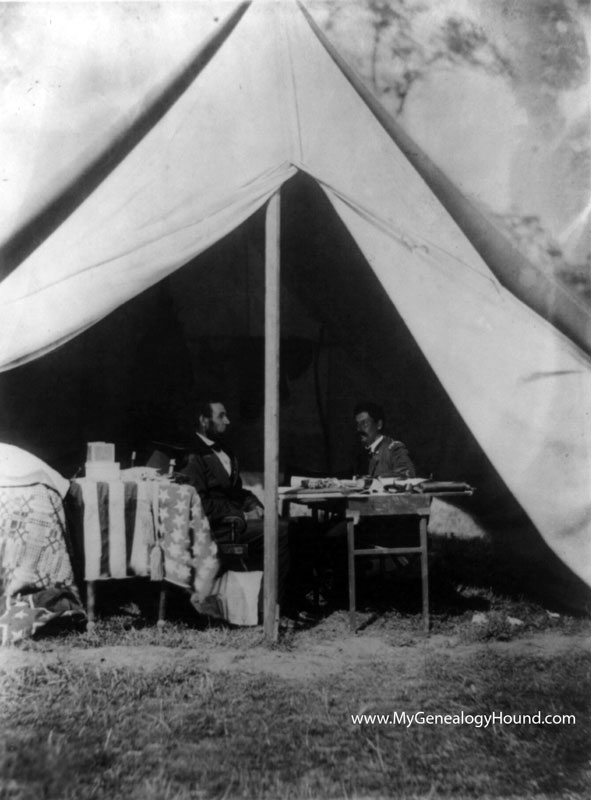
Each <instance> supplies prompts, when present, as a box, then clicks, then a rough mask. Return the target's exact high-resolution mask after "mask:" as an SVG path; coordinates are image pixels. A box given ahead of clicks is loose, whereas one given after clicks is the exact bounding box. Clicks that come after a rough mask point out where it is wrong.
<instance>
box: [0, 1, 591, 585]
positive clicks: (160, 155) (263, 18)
mask: <svg viewBox="0 0 591 800" xmlns="http://www.w3.org/2000/svg"><path fill="white" fill-rule="evenodd" d="M411 162H412V163H411ZM294 181H295V184H294ZM298 182H299V183H298ZM308 184H309V185H310V186H312V187H314V188H310V189H308V190H306V191H309V192H317V193H319V192H321V193H322V198H323V199H320V200H319V201H318V202H320V203H321V204H322V203H324V204H325V205H328V204H330V206H331V207H332V209H333V210H334V212H335V215H336V216H335V218H334V220H332V221H331V222H330V223H328V222H327V227H330V226H332V229H333V230H335V229H340V228H342V232H343V235H346V236H350V237H351V238H352V245H351V247H349V245H347V246H346V247H345V248H344V250H341V251H340V252H339V258H340V257H341V256H342V260H341V261H340V263H339V262H338V259H333V263H332V267H331V270H332V271H331V277H330V283H329V284H328V285H326V286H325V293H324V304H325V305H326V306H327V308H328V310H331V307H332V306H335V307H338V306H339V300H338V298H339V296H340V293H341V291H343V292H346V291H347V286H348V284H350V282H351V280H352V278H351V277H350V275H349V272H348V271H349V268H350V265H349V264H348V263H347V260H346V257H345V256H346V253H345V250H351V249H352V248H356V253H358V256H353V257H354V258H358V257H359V258H361V256H362V257H363V259H362V260H363V261H364V265H365V267H367V266H369V268H370V270H371V272H372V273H373V275H374V276H375V277H376V278H377V281H376V283H375V287H374V288H372V289H370V288H368V290H367V295H365V294H363V293H362V294H360V293H359V292H358V291H356V290H355V288H354V287H353V290H352V292H351V294H350V298H351V301H352V302H353V303H354V305H355V307H356V308H355V309H354V310H352V318H354V317H355V315H356V314H357V316H359V310H358V308H357V307H358V306H363V305H365V304H366V303H367V302H368V297H369V296H372V293H373V296H374V299H375V302H376V303H377V304H381V306H380V313H383V312H384V307H383V300H384V298H386V299H387V301H388V303H389V305H390V311H391V316H392V319H393V320H396V323H394V322H393V323H392V325H394V327H395V329H396V332H398V333H400V334H401V335H402V332H404V335H408V334H410V336H411V337H412V342H413V343H412V345H408V347H411V348H412V347H416V348H417V353H420V354H422V355H420V357H421V358H423V359H424V360H425V362H426V364H428V369H429V370H430V371H432V372H433V373H434V375H435V376H436V378H437V381H438V387H437V389H436V390H435V389H434V390H433V392H432V394H431V396H430V397H429V396H428V397H426V398H425V397H424V396H423V397H422V399H421V401H420V402H417V409H418V412H420V413H424V412H425V409H426V408H427V407H428V405H429V401H430V400H432V401H433V402H439V401H440V399H441V398H442V397H443V398H449V399H450V400H451V403H452V404H453V407H454V408H455V410H456V411H457V413H458V415H459V417H460V418H461V420H462V424H463V425H465V426H466V428H467V429H468V430H469V432H470V434H471V435H472V436H473V437H474V439H475V440H476V441H477V442H478V445H479V446H480V448H481V449H482V451H483V452H484V454H485V455H486V457H487V458H488V460H489V461H490V463H491V464H492V466H493V467H494V470H496V473H498V475H499V476H500V477H501V479H502V481H503V482H504V484H505V486H506V487H508V490H509V492H510V493H511V495H512V496H513V497H514V498H515V499H516V500H517V502H518V504H519V506H520V507H521V508H522V509H523V510H524V511H525V513H526V514H527V516H528V517H529V519H530V520H531V521H532V522H533V524H534V525H535V527H536V529H537V531H538V532H539V533H540V534H541V536H542V537H543V538H544V540H545V541H546V542H547V544H548V545H549V546H550V547H551V548H552V550H553V551H554V552H555V553H556V554H557V555H558V556H559V558H560V559H561V560H562V561H563V562H564V563H565V564H566V565H568V567H569V568H570V569H571V570H572V571H573V572H574V573H575V574H576V575H578V576H579V577H580V578H581V579H582V580H583V581H584V582H586V583H587V584H589V585H591V359H590V357H589V354H588V353H589V349H590V348H591V345H590V344H589V338H588V337H589V333H588V332H589V319H588V315H587V316H586V314H585V313H584V312H583V311H581V309H580V307H578V306H577V304H576V303H575V304H572V305H571V306H567V312H566V314H565V313H564V312H563V311H560V303H559V301H558V299H557V297H556V296H553V297H552V301H553V303H554V305H552V306H551V308H558V309H559V312H557V316H556V317H555V318H554V319H553V320H552V321H549V320H548V319H546V318H544V316H543V315H542V312H543V311H544V309H543V308H542V307H541V305H540V302H538V301H536V300H535V299H534V301H533V302H532V305H534V306H536V308H537V310H534V309H532V308H531V307H529V306H528V305H527V304H526V303H525V302H524V301H523V298H522V299H519V298H518V297H517V296H516V294H515V293H514V291H518V289H519V286H518V285H519V283H520V280H519V278H516V279H515V281H514V285H512V287H511V288H512V289H513V290H514V291H510V290H509V289H508V288H506V285H504V284H506V283H508V282H509V277H508V276H511V274H512V269H513V270H516V269H518V268H519V266H520V264H519V261H518V258H517V256H516V255H515V253H514V251H512V250H511V248H507V247H506V246H505V245H504V244H502V242H501V239H497V238H495V236H496V235H495V234H493V233H492V232H489V230H488V228H487V227H486V223H485V221H483V220H482V219H481V215H479V214H478V213H477V212H476V211H474V210H472V209H470V207H469V204H467V203H466V202H465V201H464V200H463V198H462V197H461V195H460V194H459V193H457V192H456V191H455V190H454V189H453V187H452V186H451V185H450V184H449V182H446V180H445V178H444V176H441V175H440V174H439V173H437V171H436V170H434V169H433V168H432V167H431V166H430V165H429V164H428V162H427V161H426V160H425V159H424V158H423V156H422V154H420V153H419V152H418V151H417V149H416V148H414V146H413V145H412V142H409V141H408V139H406V137H404V135H403V134H402V133H401V132H400V131H398V130H397V129H396V128H395V127H394V126H393V125H392V124H391V122H390V121H389V120H388V119H387V117H386V115H385V114H384V113H383V112H382V111H381V110H380V109H379V108H378V107H377V104H376V103H375V101H372V100H371V99H370V98H369V97H368V96H367V95H365V96H364V92H363V90H362V89H360V87H359V85H358V84H357V83H356V80H355V78H354V76H352V75H351V73H349V72H346V70H345V71H343V66H342V64H340V62H339V60H338V57H337V56H335V54H334V53H331V52H329V49H327V47H326V45H325V43H324V42H323V40H322V38H321V37H320V36H319V35H318V32H317V31H316V30H315V29H314V27H313V25H312V24H311V22H310V20H309V18H308V17H307V15H306V14H305V12H304V10H303V9H302V8H301V7H300V6H298V5H296V4H295V3H294V4H292V3H265V2H255V3H253V4H252V5H249V4H243V5H241V6H239V7H238V8H237V9H236V10H235V11H234V12H233V14H231V15H230V17H229V20H228V21H227V22H226V24H225V25H224V26H222V27H221V29H220V30H219V31H218V32H217V33H216V34H215V35H214V36H213V37H212V38H211V39H210V40H209V41H208V42H206V43H205V44H204V45H203V46H202V47H201V48H200V49H199V52H198V53H197V56H196V57H195V59H194V60H193V61H192V62H191V64H189V65H188V67H187V68H186V69H185V70H184V71H183V73H182V74H181V75H179V78H178V80H177V81H176V82H175V83H174V84H173V85H172V86H171V87H169V89H168V91H167V92H166V93H165V94H163V95H162V97H160V98H159V99H158V101H157V102H156V103H155V104H154V105H153V106H151V107H150V108H149V109H148V110H147V112H146V114H145V115H144V117H143V118H142V119H141V120H140V121H139V124H138V125H136V126H135V128H134V130H133V131H130V132H129V133H128V135H125V136H122V137H120V139H119V140H118V141H117V142H114V143H112V145H111V146H110V148H109V151H108V153H107V154H106V155H105V157H103V158H102V160H99V161H97V162H96V163H95V164H94V165H90V166H89V169H88V170H87V171H86V173H85V175H84V178H83V180H82V181H79V182H78V183H76V182H73V183H72V186H71V187H70V189H69V191H68V192H66V193H64V194H62V195H61V196H60V198H58V200H57V201H56V203H54V204H53V205H52V206H51V207H50V208H49V209H48V210H47V211H46V213H45V214H44V215H40V216H39V218H38V219H37V220H36V221H35V226H34V227H30V226H29V227H28V228H26V229H23V231H21V232H17V233H16V234H15V236H14V237H13V240H12V241H11V242H9V243H8V244H7V246H6V247H5V249H4V259H5V264H4V266H5V269H6V271H8V270H10V269H12V271H10V273H9V274H7V276H6V277H5V278H4V280H3V281H2V283H1V284H0V331H1V340H0V369H2V370H5V371H6V370H11V369H14V368H16V367H20V365H23V364H26V363H27V362H29V361H32V360H33V359H37V358H39V357H40V356H44V355H46V354H48V353H50V352H51V351H53V350H55V349H56V348H58V347H60V346H62V345H64V344H65V343H67V342H69V341H70V340H72V339H74V337H78V336H79V335H80V334H83V332H85V331H87V330H88V329H89V328H91V326H94V325H96V324H97V323H98V322H99V321H100V320H102V319H104V318H105V317H107V315H109V314H111V312H113V311H114V310H115V309H117V308H118V307H120V306H122V304H124V303H126V301H128V300H130V299H131V298H133V297H135V296H137V295H139V294H140V293H142V292H144V291H145V290H147V289H149V288H150V287H152V286H154V285H155V284H157V283H158V282H159V281H161V280H162V279H164V278H166V277H167V276H170V275H172V274H173V273H175V272H176V271H177V270H179V269H180V268H181V267H183V266H184V265H187V264H189V263H190V262H194V261H195V259H198V257H199V255H200V254H203V253H206V251H207V252H208V253H210V252H212V249H213V250H214V249H215V247H219V246H221V245H220V243H221V242H222V241H223V240H224V237H228V236H230V235H231V234H232V232H234V231H236V229H238V228H239V227H240V226H243V225H244V224H245V223H246V224H247V225H248V224H255V223H252V220H255V221H256V220H257V219H258V217H257V213H258V212H260V211H261V209H263V208H264V207H265V204H267V203H268V201H269V200H270V199H271V198H273V197H275V196H276V195H277V193H278V192H279V191H280V190H281V188H282V187H283V186H285V190H284V191H285V192H286V193H287V194H288V196H289V192H290V191H291V192H295V194H296V199H297V195H298V191H300V190H301V187H302V186H303V185H308ZM294 185H295V187H296V188H295V189H294V188H293V187H294ZM290 187H292V188H290ZM298 187H299V188H298ZM304 194H305V193H304ZM309 197H310V195H305V196H304V199H303V200H301V196H300V205H299V206H298V205H297V202H296V205H295V206H294V208H296V207H297V208H299V211H301V212H302V214H303V216H305V215H306V203H307V202H308V199H309ZM307 198H308V199H307ZM284 213H285V212H284ZM292 214H293V212H292ZM313 216H314V215H312V217H313ZM274 218H275V220H276V219H277V217H274ZM327 219H328V217H327ZM337 220H340V222H339V221H337ZM249 221H250V222H249ZM309 221H310V229H309V231H305V232H303V231H302V230H301V229H299V232H298V233H297V234H296V235H295V236H294V237H292V238H293V241H292V244H293V245H294V248H295V249H296V250H297V248H298V247H300V248H302V247H304V243H302V242H301V241H299V239H301V238H302V237H303V239H304V240H305V239H306V238H307V237H308V236H309V240H310V241H311V242H314V241H316V242H318V241H320V240H322V232H319V231H318V229H317V228H316V230H315V232H314V223H315V221H314V219H313V218H311V219H310V220H309ZM335 226H336V227H335ZM288 227H289V220H288ZM334 236H335V237H337V238H338V230H337V233H335V234H334ZM331 241H332V240H331ZM335 241H336V238H335ZM271 245H272V243H271ZM271 245H269V246H271ZM292 251H293V250H292ZM277 255H278V254H277ZM308 256H309V253H307V252H306V253H305V257H306V258H307V257H308ZM508 259H515V261H514V262H513V263H512V264H509V263H508ZM17 262H18V264H17ZM195 263H198V261H197V262H195ZM216 263H218V262H216ZM516 265H517V266H516ZM292 266H293V270H292V272H291V277H290V280H291V281H292V282H293V284H294V285H295V284H297V282H298V280H300V281H309V282H310V283H311V284H313V282H314V280H317V279H318V276H317V270H316V269H314V270H312V271H310V269H309V268H308V269H307V268H306V263H304V262H300V263H299V265H297V264H296V265H292ZM491 266H494V268H495V269H494V271H493V269H491ZM13 267H15V268H13ZM354 268H355V269H357V267H353V266H351V269H354ZM179 274H180V273H179ZM222 275H223V273H222V272H221V271H220V280H222ZM213 278H214V279H215V275H214V276H213ZM224 280H226V281H227V276H225V278H224ZM327 280H328V279H327ZM372 280H373V278H372ZM203 283H205V280H204V281H203ZM200 285H201V284H200V281H199V279H197V287H198V291H199V286H200ZM225 286H226V288H227V282H226V284H225ZM300 288H301V287H300ZM296 293H297V290H296ZM546 296H547V293H546ZM300 297H301V298H303V300H305V299H306V292H305V291H301V292H300ZM307 297H308V300H309V299H310V296H309V294H308V296H307ZM546 299H547V297H546ZM563 301H564V302H566V303H567V304H568V299H564V298H563ZM563 301H561V302H563ZM569 309H570V310H569ZM321 312H322V309H321V311H320V313H321ZM550 315H551V314H550V312H548V316H550ZM368 320H369V321H368ZM358 321H359V322H360V325H361V327H363V320H362V319H361V318H359V320H358ZM561 321H562V322H561ZM198 324H201V325H202V326H203V328H204V329H207V327H208V326H209V327H211V328H215V327H216V322H215V321H214V320H213V318H212V317H210V316H209V311H208V304H207V303H205V304H204V305H203V306H202V317H201V321H200V323H198ZM224 324H225V325H226V326H228V322H227V321H226V322H225V323H224ZM341 324H342V325H343V326H344V327H346V326H347V324H348V323H347V319H346V311H344V310H343V309H342V308H341ZM366 326H367V327H366V329H365V331H364V335H365V334H367V335H369V336H370V339H371V336H372V334H374V338H373V340H372V341H373V344H374V345H375V347H374V348H373V349H370V352H369V356H368V357H369V358H370V359H371V358H372V357H373V356H374V355H375V359H376V364H377V363H379V368H378V367H376V368H378V369H379V370H382V368H383V369H384V370H385V369H387V368H388V367H387V365H388V355H389V353H391V354H392V355H391V359H392V361H393V362H394V361H396V360H397V359H399V358H403V357H404V352H405V351H404V348H402V347H399V346H398V345H397V344H396V342H394V341H390V340H388V339H386V340H384V338H383V337H381V336H380V337H378V339H376V337H375V331H374V332H372V331H371V330H370V328H371V316H370V317H369V318H366ZM558 326H561V327H562V331H560V330H558ZM222 330H223V328H222ZM385 330H386V332H389V333H392V332H393V330H394V329H392V330H390V329H389V328H388V327H387V326H386V329H385ZM564 331H566V333H565V332H564ZM575 340H576V341H575ZM402 374H404V372H403V373H402ZM397 380H400V372H399V373H398V378H397ZM409 382H410V383H412V378H411V377H410V376H409ZM386 383H387V381H386ZM395 383H396V381H390V384H389V385H390V386H391V387H392V390H393V391H395V385H394V384H395ZM441 387H442V388H441ZM401 391H402V388H401ZM426 391H427V393H428V392H429V391H430V390H429V389H427V390H426ZM454 413H455V412H454ZM272 419H273V410H272V413H271V417H270V420H271V422H272ZM400 435H401V438H405V437H404V434H403V433H402V432H401V433H400ZM271 441H274V440H271ZM452 449H453V448H452ZM441 477H447V476H444V475H442V476H441ZM464 477H468V478H469V477H470V476H464Z"/></svg>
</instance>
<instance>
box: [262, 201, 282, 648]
mask: <svg viewBox="0 0 591 800" xmlns="http://www.w3.org/2000/svg"><path fill="white" fill-rule="evenodd" d="M279 246H280V194H279V191H277V192H276V193H275V194H274V195H273V196H272V197H271V199H270V200H269V202H268V204H267V211H266V216H265V527H264V530H265V562H264V573H263V574H264V632H265V639H266V640H267V641H268V642H275V641H277V635H278V625H279V607H278V604H277V589H278V580H277V577H278V547H277V529H278V515H277V512H278V500H277V489H278V485H279V286H280V256H279Z"/></svg>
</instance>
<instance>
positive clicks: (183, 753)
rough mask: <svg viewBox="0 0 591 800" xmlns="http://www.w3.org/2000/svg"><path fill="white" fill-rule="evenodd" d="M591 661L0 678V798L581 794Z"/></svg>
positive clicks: (78, 671)
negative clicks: (551, 720) (408, 717)
mask: <svg viewBox="0 0 591 800" xmlns="http://www.w3.org/2000/svg"><path fill="white" fill-rule="evenodd" d="M417 663H419V664H420V667H419V668H417ZM590 689H591V655H589V654H585V653H581V652H573V653H568V654H566V655H562V656H560V657H550V658H544V659H540V658H538V657H531V656H528V657H518V658H515V657H512V656H507V655H499V654H491V653H486V654H481V653H476V654H475V655H474V656H473V657H470V658H468V659H464V660H458V659H455V658H454V656H453V653H452V652H445V653H437V652H435V653H429V654H427V655H425V658H424V659H423V661H420V662H417V661H416V660H411V661H409V662H397V666H396V668H394V669H393V665H392V663H391V661H390V660H389V659H386V658H384V659H381V660H380V659H376V660H375V661H374V662H373V663H371V662H368V663H364V664H361V665H359V666H357V667H356V668H355V669H351V670H343V672H342V673H341V677H340V680H339V681H338V682H336V681H335V680H334V677H331V678H315V677H314V676H313V675H311V676H310V677H309V678H308V679H307V680H306V681H301V682H294V681H286V680H283V679H281V678H278V677H273V676H269V675H261V676H252V675H245V674H240V673H232V674H229V673H211V672H209V671H208V670H207V669H206V668H204V667H203V666H202V665H201V666H200V665H195V666H194V667H191V668H183V669H179V668H178V667H173V668H169V669H162V670H161V671H159V672H156V673H149V674H146V673H141V672H140V673H135V672H134V674H133V676H130V674H129V673H128V672H127V671H125V670H121V669H113V670H105V669H100V670H96V669H93V668H90V667H84V668H80V667H76V668H72V667H68V666H67V665H66V664H57V665H55V666H51V667H50V666H47V667H45V668H35V669H32V668H28V669H25V670H23V671H22V672H20V673H18V674H15V675H11V676H5V679H4V680H3V682H2V702H1V704H0V722H1V724H2V727H3V731H4V737H3V740H2V743H1V744H0V764H1V768H0V776H1V783H0V796H4V797H7V798H8V797H10V798H13V800H25V798H33V797H35V798H37V797H43V798H46V800H58V798H59V800H74V798H76V800H86V799H87V798H88V800H90V798H93V799H94V800H107V798H108V799H109V800H123V798H132V799H134V798H138V800H139V798H146V797H153V798H159V800H160V798H171V799H173V800H196V799H197V798H199V800H204V799H205V798H208V799H209V798H222V797H225V798H253V797H257V798H262V799H263V800H271V798H273V800H274V799H275V798H278V797H281V798H294V799H295V798H298V800H300V799H301V800H306V798H310V799H311V798H327V799H328V798H337V797H339V798H344V797H350V798H362V797H376V798H377V797H400V798H409V797H425V796H430V797H454V798H455V797H474V798H476V797H479V798H480V797H491V798H492V797H520V798H523V797H532V798H533V797H536V798H541V797H549V798H550V797H557V796H560V797H566V796H568V797H572V798H578V797H580V798H583V797H586V796H587V792H588V786H589V778H590V777H591V776H590V774H589V756H590V755H591V754H590V749H589V742H590V741H591V722H590V717H589V710H590V703H589V698H590V697H591V692H590ZM538 709H540V710H541V711H542V712H544V713H556V714H559V713H560V714H564V713H570V714H575V715H576V725H555V726H531V725H504V724H503V725H495V726H489V727H487V728H485V727H476V726H474V725H467V724H464V725H451V726H449V725H447V726H446V725H441V724H435V725H421V724H413V725H410V726H407V725H405V724H397V725H392V724H388V725H386V724H381V723H375V722H374V724H371V723H369V722H366V723H365V724H360V725H354V724H353V723H352V721H351V714H356V713H385V714H392V713H393V712H394V711H398V712H402V711H405V712H407V713H409V714H412V713H414V712H417V711H423V712H425V713H434V714H436V713H439V714H446V713H449V714H454V713H459V712H460V711H463V712H464V713H465V714H473V715H476V714H485V713H490V712H492V711H494V710H496V711H502V712H506V713H511V714H514V713H530V712H535V711H537V710H538Z"/></svg>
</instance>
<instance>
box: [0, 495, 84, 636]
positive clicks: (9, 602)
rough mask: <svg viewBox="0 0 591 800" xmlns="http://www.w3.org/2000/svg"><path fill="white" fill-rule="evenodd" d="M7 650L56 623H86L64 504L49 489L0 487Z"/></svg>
mask: <svg viewBox="0 0 591 800" xmlns="http://www.w3.org/2000/svg"><path fill="white" fill-rule="evenodd" d="M0 584H1V586H2V600H1V607H0V613H2V616H1V617H0V631H1V634H2V643H3V644H12V643H14V642H17V641H19V640H20V639H23V638H25V637H27V636H30V635H31V634H33V633H35V632H36V631H37V630H38V629H39V628H41V627H42V626H43V625H45V624H47V623H48V622H49V621H51V620H53V619H56V618H57V617H64V616H66V617H78V618H84V616H85V615H84V611H83V609H82V606H81V604H80V600H79V597H78V593H77V590H76V587H75V584H74V574H73V571H72V561H71V558H70V552H69V548H68V537H67V531H66V522H65V515H64V507H63V503H62V498H61V496H60V494H59V492H58V491H56V489H55V488H53V487H51V486H47V485H45V484H41V483H34V484H32V485H30V486H0Z"/></svg>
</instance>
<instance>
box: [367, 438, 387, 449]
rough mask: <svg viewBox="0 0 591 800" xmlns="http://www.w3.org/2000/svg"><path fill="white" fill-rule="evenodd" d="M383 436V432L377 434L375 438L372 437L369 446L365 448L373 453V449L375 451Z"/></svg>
mask: <svg viewBox="0 0 591 800" xmlns="http://www.w3.org/2000/svg"><path fill="white" fill-rule="evenodd" d="M383 438H384V434H383V433H382V434H380V435H379V436H378V438H377V439H374V441H373V442H372V443H371V444H370V445H369V447H368V448H367V449H368V450H369V452H370V453H375V451H376V450H377V448H378V445H379V444H380V442H381V441H382V439H383Z"/></svg>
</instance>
